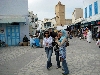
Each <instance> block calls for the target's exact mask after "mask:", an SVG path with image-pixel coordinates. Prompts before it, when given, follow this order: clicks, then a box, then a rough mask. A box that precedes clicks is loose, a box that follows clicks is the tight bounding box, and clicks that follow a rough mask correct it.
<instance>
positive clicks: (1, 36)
mask: <svg viewBox="0 0 100 75" xmlns="http://www.w3.org/2000/svg"><path fill="white" fill-rule="evenodd" d="M0 40H1V41H3V42H5V35H4V34H0Z"/></svg>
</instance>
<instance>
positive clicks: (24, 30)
mask: <svg viewBox="0 0 100 75" xmlns="http://www.w3.org/2000/svg"><path fill="white" fill-rule="evenodd" d="M25 35H26V36H27V37H28V39H29V25H24V24H23V23H20V41H21V42H22V41H23V37H24V36H25Z"/></svg>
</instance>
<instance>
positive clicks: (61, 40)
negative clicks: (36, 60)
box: [43, 30, 69, 75]
mask: <svg viewBox="0 0 100 75" xmlns="http://www.w3.org/2000/svg"><path fill="white" fill-rule="evenodd" d="M67 41H68V40H67V34H66V31H65V30H60V31H58V32H53V31H51V30H47V31H45V32H44V38H43V46H44V48H45V52H46V54H47V58H48V60H47V69H48V70H49V68H50V67H51V66H52V63H51V56H52V53H53V50H54V51H55V55H56V61H57V69H58V68H61V66H60V62H62V68H63V70H64V73H62V74H63V75H68V74H69V70H68V66H67V62H66V47H67V46H66V42H67Z"/></svg>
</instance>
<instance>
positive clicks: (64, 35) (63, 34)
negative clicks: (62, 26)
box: [59, 30, 67, 42]
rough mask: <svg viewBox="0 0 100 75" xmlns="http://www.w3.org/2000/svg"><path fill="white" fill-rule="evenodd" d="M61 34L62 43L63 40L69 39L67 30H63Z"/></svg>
mask: <svg viewBox="0 0 100 75" xmlns="http://www.w3.org/2000/svg"><path fill="white" fill-rule="evenodd" d="M60 32H61V33H62V36H61V38H60V40H59V42H62V40H63V39H64V38H67V33H66V31H65V30H61V31H60Z"/></svg>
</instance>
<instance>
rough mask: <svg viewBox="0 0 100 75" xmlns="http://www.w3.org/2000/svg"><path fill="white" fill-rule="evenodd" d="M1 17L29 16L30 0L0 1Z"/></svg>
mask: <svg viewBox="0 0 100 75" xmlns="http://www.w3.org/2000/svg"><path fill="white" fill-rule="evenodd" d="M0 15H28V0H0Z"/></svg>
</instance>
